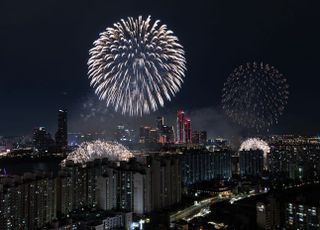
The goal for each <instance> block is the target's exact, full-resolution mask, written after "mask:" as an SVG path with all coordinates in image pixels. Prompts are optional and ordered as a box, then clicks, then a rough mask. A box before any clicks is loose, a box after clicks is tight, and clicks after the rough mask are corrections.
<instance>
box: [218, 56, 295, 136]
mask: <svg viewBox="0 0 320 230" xmlns="http://www.w3.org/2000/svg"><path fill="white" fill-rule="evenodd" d="M288 88H289V85H288V84H287V80H286V79H285V78H284V76H283V75H282V74H281V73H279V71H278V70H277V69H276V68H274V67H273V66H270V65H268V64H264V63H262V62H261V63H260V64H258V63H256V62H253V63H247V64H245V65H241V66H239V67H237V68H236V69H235V70H234V71H233V72H232V73H231V74H230V76H229V77H228V79H227V81H226V83H225V84H224V88H223V91H222V107H223V109H224V111H225V112H226V114H227V115H228V116H229V117H230V118H231V119H232V120H233V121H235V122H236V123H238V124H240V125H242V126H244V127H247V128H254V129H256V130H258V131H260V130H262V129H264V128H267V127H269V126H271V125H273V124H276V123H278V118H279V117H280V115H282V113H283V111H284V109H285V106H286V105H287V101H288V96H289V91H288Z"/></svg>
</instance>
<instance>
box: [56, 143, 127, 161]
mask: <svg viewBox="0 0 320 230" xmlns="http://www.w3.org/2000/svg"><path fill="white" fill-rule="evenodd" d="M131 157H133V154H132V153H131V152H130V151H129V150H128V149H127V148H126V147H124V146H123V145H121V144H118V143H114V142H105V141H100V140H97V141H93V142H84V143H82V144H80V146H79V147H78V148H77V149H76V150H75V151H73V152H72V153H70V154H69V155H68V157H67V158H66V159H65V160H63V162H62V164H65V162H66V161H73V162H74V163H75V164H83V163H86V162H89V161H93V160H95V159H102V158H108V159H109V160H110V161H128V160H129V159H130V158H131Z"/></svg>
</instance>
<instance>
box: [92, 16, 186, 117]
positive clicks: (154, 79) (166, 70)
mask: <svg viewBox="0 0 320 230" xmlns="http://www.w3.org/2000/svg"><path fill="white" fill-rule="evenodd" d="M89 54H90V58H89V61H88V66H89V72H88V74H89V78H90V80H91V86H92V87H93V88H94V89H95V92H96V94H97V95H98V96H99V98H100V100H105V101H106V104H107V106H112V107H114V109H115V111H120V112H121V113H122V114H129V115H131V116H142V115H143V114H146V113H150V112H151V111H156V110H157V109H158V107H159V106H161V107H162V106H164V101H165V100H169V101H170V100H171V98H172V96H174V95H175V94H176V93H177V92H178V91H179V90H180V88H181V85H182V83H183V78H184V76H185V71H186V60H185V57H184V50H183V47H182V45H181V44H180V43H179V41H178V38H177V37H176V36H174V34H173V32H172V31H171V30H168V29H167V26H166V25H160V21H159V20H157V21H155V22H154V23H153V24H151V17H150V16H149V17H148V18H147V19H146V20H143V19H142V17H141V16H139V17H138V18H136V19H134V18H132V17H128V18H127V20H124V19H121V20H120V22H117V23H115V24H113V27H108V28H107V29H106V31H104V32H102V33H100V37H99V38H98V40H96V41H95V42H94V47H93V48H92V49H91V50H90V52H89Z"/></svg>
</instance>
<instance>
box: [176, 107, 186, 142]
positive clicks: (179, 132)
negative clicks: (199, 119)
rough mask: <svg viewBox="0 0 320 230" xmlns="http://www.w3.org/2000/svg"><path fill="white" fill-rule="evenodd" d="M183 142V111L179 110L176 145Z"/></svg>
mask: <svg viewBox="0 0 320 230" xmlns="http://www.w3.org/2000/svg"><path fill="white" fill-rule="evenodd" d="M184 140H185V132H184V111H183V110H182V109H179V110H178V112H177V144H183V143H184Z"/></svg>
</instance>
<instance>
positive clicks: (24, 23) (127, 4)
mask: <svg viewBox="0 0 320 230" xmlns="http://www.w3.org/2000/svg"><path fill="white" fill-rule="evenodd" d="M316 2H317V1H308V0H303V1H302V0H300V1H297V0H285V1H283V0H261V1H257V0H255V1H238V0H234V1H228V0H221V1H214V0H206V1H202V0H199V1H186V0H184V1H175V0H161V1H154V0H152V1H151V0H143V1H138V0H127V1H123V0H115V1H114V0H104V1H102V0H45V1H44V0H29V1H26V0H1V1H0V65H1V68H0V77H1V78H0V79H1V82H0V98H1V112H0V135H13V134H26V133H30V132H31V130H32V128H33V127H35V126H47V127H49V128H51V129H54V127H55V125H56V113H57V110H58V109H59V108H60V107H66V108H68V110H69V111H70V120H71V121H70V126H71V127H70V129H71V130H73V131H77V130H80V129H81V122H78V120H77V119H78V118H77V117H78V116H79V113H81V111H80V110H81V107H82V105H83V103H86V101H87V100H88V98H90V97H92V91H91V89H90V87H89V81H88V79H87V74H86V73H87V65H86V62H87V59H88V49H89V48H90V47H91V45H92V42H93V41H94V40H95V39H96V38H97V37H98V34H99V32H101V31H102V30H103V29H105V27H107V26H111V25H112V24H113V23H114V22H116V21H118V20H119V19H120V18H124V17H127V16H138V15H143V16H147V15H152V18H153V19H160V20H161V21H162V22H163V23H165V24H167V25H168V27H169V28H170V29H171V30H173V31H174V32H175V34H176V35H177V36H178V38H179V39H180V42H181V43H182V44H183V46H184V48H185V50H186V58H187V68H188V72H187V76H186V79H185V83H184V84H183V87H182V90H181V91H180V93H179V94H178V95H177V97H176V98H174V100H173V101H172V102H170V103H167V104H166V108H165V109H162V110H160V113H168V111H170V112H172V114H173V115H174V109H175V108H176V107H184V108H186V109H187V110H188V111H190V114H193V115H191V116H193V117H194V118H195V119H197V120H200V121H201V120H202V119H200V118H201V115H203V113H202V112H201V111H206V118H205V119H207V123H206V124H203V125H205V126H207V127H208V129H212V130H222V129H223V127H218V126H215V125H216V124H217V123H219V124H220V122H219V119H224V118H222V117H223V115H222V114H220V111H219V107H220V100H221V89H222V86H223V83H224V81H225V79H226V77H227V76H228V74H229V73H230V72H231V71H232V70H233V69H234V68H235V67H236V66H238V65H240V64H243V63H245V62H247V61H255V60H256V61H264V62H266V63H270V64H271V65H273V66H275V67H277V68H278V69H279V70H280V71H281V72H282V73H283V74H284V75H285V76H286V77H287V79H288V81H289V84H290V98H289V104H288V108H287V109H286V111H285V113H284V115H283V116H282V117H281V119H280V123H279V125H278V126H276V127H274V128H273V129H272V130H273V131H274V132H283V133H291V132H295V133H306V134H317V133H318V131H319V127H320V108H319V103H318V100H319V97H320V90H319V89H320V87H319V83H320V78H319V77H320V76H319V51H320V36H319V33H320V30H319V28H320V25H319V24H320V14H319V7H318V5H316ZM208 111H212V116H213V117H215V118H212V117H210V116H211V115H210V114H211V113H210V112H208ZM109 115H110V114H107V115H106V117H107V118H108V116H109ZM112 116H116V117H117V118H118V119H120V120H121V116H117V115H112ZM154 116H156V114H151V116H148V117H147V118H146V119H151V117H152V119H153V117H154ZM119 117H120V118H119ZM217 117H218V118H217ZM122 118H123V119H126V118H125V117H122ZM108 119H109V118H108ZM201 128H202V127H201ZM228 128H230V129H233V126H232V124H231V125H229V124H228ZM234 128H235V129H237V128H238V127H234Z"/></svg>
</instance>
